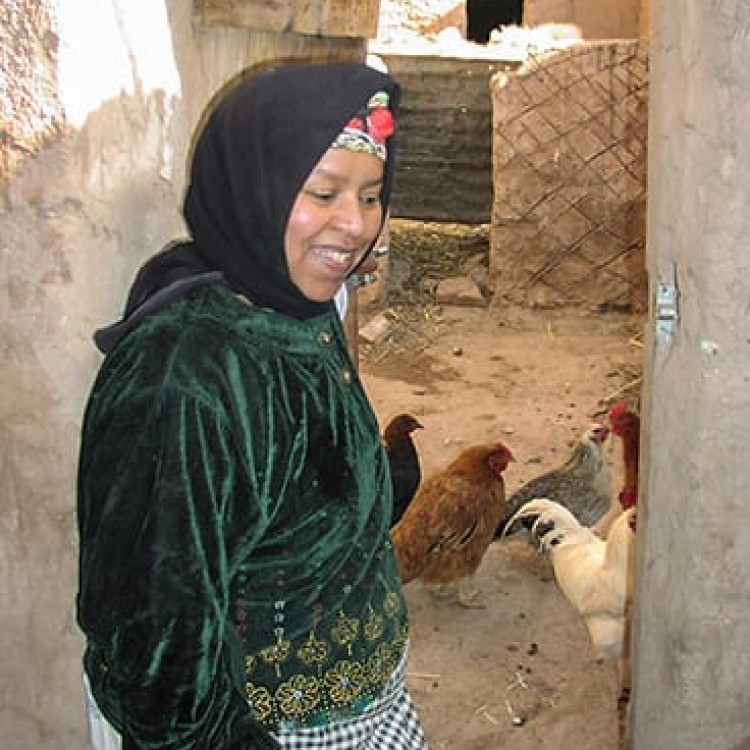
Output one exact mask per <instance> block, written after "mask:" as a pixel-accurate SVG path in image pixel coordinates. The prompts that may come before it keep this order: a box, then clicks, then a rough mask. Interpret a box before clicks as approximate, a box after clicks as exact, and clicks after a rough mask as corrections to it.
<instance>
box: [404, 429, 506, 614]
mask: <svg viewBox="0 0 750 750" xmlns="http://www.w3.org/2000/svg"><path fill="white" fill-rule="evenodd" d="M513 460H515V459H514V458H513V454H512V452H511V451H510V449H509V448H508V447H507V446H506V445H505V444H504V443H501V442H497V443H488V444H481V445H473V446H470V447H468V448H465V449H464V450H462V451H461V452H460V453H459V454H458V455H457V456H456V457H455V458H454V459H453V461H451V463H450V464H448V466H446V467H445V468H443V469H441V470H439V471H436V472H435V473H433V474H432V475H431V476H429V477H428V478H427V479H426V480H425V481H424V482H423V483H422V484H421V486H420V487H419V489H418V490H417V494H416V495H415V496H414V499H413V500H412V502H411V504H410V505H409V507H408V508H407V509H406V512H405V513H404V515H403V517H402V518H401V520H400V521H399V522H398V524H396V526H395V527H394V528H393V530H392V532H391V539H392V543H393V547H394V550H395V553H396V557H397V559H398V564H399V569H400V572H401V579H402V581H403V583H405V584H406V583H408V582H409V581H412V580H414V579H416V578H419V579H421V580H422V581H423V582H424V583H425V584H427V586H428V590H430V591H431V593H436V592H437V591H438V590H440V589H442V587H443V586H445V585H447V584H453V585H455V588H456V593H457V598H458V602H459V604H461V605H462V606H464V607H469V608H474V607H484V604H483V603H482V602H481V600H480V592H479V591H478V590H476V589H475V588H474V587H473V586H472V583H473V582H472V578H473V575H474V573H475V572H476V570H477V568H478V567H479V563H480V562H481V561H482V557H483V556H484V553H485V552H486V551H487V547H488V546H489V544H490V542H491V541H492V537H493V534H494V531H495V529H496V528H497V524H498V521H499V520H500V517H501V516H502V514H503V511H504V509H505V481H504V479H503V472H504V471H505V469H506V468H507V467H508V464H509V463H510V462H511V461H513Z"/></svg>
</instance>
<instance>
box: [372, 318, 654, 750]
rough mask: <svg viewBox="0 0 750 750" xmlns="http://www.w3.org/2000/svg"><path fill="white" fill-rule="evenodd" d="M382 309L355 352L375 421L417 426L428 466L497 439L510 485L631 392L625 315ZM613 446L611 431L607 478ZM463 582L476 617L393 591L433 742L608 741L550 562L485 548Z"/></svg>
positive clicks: (595, 744)
mask: <svg viewBox="0 0 750 750" xmlns="http://www.w3.org/2000/svg"><path fill="white" fill-rule="evenodd" d="M378 312H380V314H383V309H382V305H381V307H380V308H379V309H378V308H374V307H372V306H370V308H369V309H368V307H367V305H361V306H360V321H361V322H366V321H367V320H368V319H369V318H371V317H372V316H373V315H376V314H377V313H378ZM385 312H386V314H388V315H389V316H390V319H391V320H392V321H393V325H394V327H393V330H392V333H391V336H390V337H389V338H388V339H387V340H386V341H385V342H383V343H381V344H379V345H378V346H370V347H364V348H362V347H361V348H360V355H359V357H360V369H361V372H362V374H363V378H364V381H365V384H366V387H367V389H368V392H369V394H370V396H371V398H372V401H373V403H374V405H375V408H376V411H377V413H378V416H379V418H380V419H381V421H382V423H383V424H385V422H386V421H387V420H388V419H389V418H390V416H392V415H394V414H395V413H398V412H401V411H410V412H412V413H414V414H415V415H417V416H418V418H419V419H420V420H421V421H422V423H423V424H424V430H421V431H418V432H417V433H416V434H415V438H416V442H417V444H418V447H419V451H420V455H421V460H422V467H423V471H424V472H425V473H426V474H429V473H430V472H431V471H432V470H434V469H435V468H437V467H438V466H441V465H443V464H444V463H445V462H447V461H448V460H450V459H451V458H452V457H453V456H454V455H455V453H457V452H458V450H459V449H460V448H462V447H463V446H466V445H468V444H470V443H472V442H483V441H487V440H490V439H495V438H500V439H502V440H503V441H505V442H506V443H507V444H508V445H509V446H510V447H511V448H512V450H513V451H514V453H515V456H516V459H517V461H516V463H513V464H511V466H510V467H509V469H508V471H507V472H506V488H507V492H508V493H510V492H512V491H513V489H515V488H516V487H518V486H519V485H520V484H522V483H523V482H525V481H526V480H528V479H530V478H531V477H533V476H535V475H537V474H538V473H541V472H542V471H545V470H546V469H548V468H552V467H553V466H557V465H559V464H560V463H562V462H563V461H564V459H565V458H566V457H567V455H568V453H569V450H570V447H571V445H572V443H573V441H574V440H575V439H576V437H577V436H578V434H579V433H580V432H582V431H583V430H584V429H585V427H586V425H587V424H588V423H589V421H591V420H592V419H594V418H596V417H597V416H601V415H602V414H603V412H604V410H605V409H606V407H607V406H608V405H609V404H610V403H612V402H613V400H614V399H616V398H618V397H619V396H622V395H625V396H626V397H628V396H633V393H634V392H635V393H637V386H633V383H634V380H636V379H637V377H638V376H639V375H640V365H641V360H642V349H641V346H640V333H641V324H640V321H639V320H638V319H635V318H631V317H629V316H623V315H617V316H614V317H603V316H601V315H600V316H586V315H576V316H569V317H566V316H562V315H552V314H551V313H543V312H539V313H535V314H534V316H528V315H518V314H513V315H509V314H508V311H506V312H505V313H502V312H500V311H497V310H495V311H493V310H490V309H488V308H472V307H443V308H438V307H435V306H431V307H424V306H420V305H412V306H410V307H402V308H400V309H398V310H390V311H389V310H386V311H385ZM511 319H512V321H513V322H510V321H511ZM619 448H620V446H619V444H617V443H614V442H613V441H612V438H611V437H610V439H609V440H608V444H607V449H606V453H607V458H608V461H609V464H610V467H611V471H612V476H613V485H614V486H616V485H617V483H618V481H619V478H620V477H621V467H620V463H619V459H620V453H619ZM477 580H478V583H479V584H480V586H481V588H482V590H483V593H484V598H485V601H486V605H487V606H486V608H485V609H480V610H467V609H464V608H462V607H460V606H458V605H457V604H455V603H453V601H450V600H449V601H435V600H434V599H433V598H432V597H431V596H430V595H429V594H428V592H427V591H426V589H425V588H424V586H423V584H422V583H421V582H420V581H415V582H413V583H410V584H409V585H408V586H407V587H406V593H407V599H408V602H409V607H410V612H411V620H412V641H413V643H412V652H411V658H410V667H409V678H408V681H409V684H410V687H411V690H412V692H413V696H414V699H415V702H416V704H417V706H418V708H419V711H420V714H421V716H422V719H423V723H424V726H425V731H426V734H427V738H428V741H429V744H430V748H431V750H490V749H492V750H495V749H496V748H510V747H512V748H513V749H514V750H541V749H543V748H555V750H559V748H560V747H566V746H569V747H575V748H577V750H614V748H616V747H617V719H616V708H615V706H616V678H615V668H614V665H612V664H597V663H595V662H594V661H593V658H592V652H591V648H590V645H589V641H588V638H587V634H586V631H585V628H584V625H583V623H582V621H581V620H580V618H579V617H578V616H577V614H576V613H575V612H574V611H573V609H572V608H571V607H570V605H569V604H568V603H567V601H566V600H565V599H564V598H563V596H562V594H561V593H560V592H559V590H558V589H557V586H556V584H555V581H554V578H553V577H552V574H551V568H550V567H549V565H548V563H546V561H544V560H542V559H541V558H540V557H539V556H538V555H537V553H536V551H535V550H534V549H532V548H531V547H530V546H529V544H528V542H527V541H526V540H525V538H521V537H519V538H515V537H514V538H510V539H507V540H505V541H503V542H499V543H495V544H493V545H492V546H491V547H490V549H489V550H488V552H487V554H486V556H485V558H484V560H483V562H482V564H481V566H480V569H479V571H478V576H477ZM514 717H517V719H516V722H514Z"/></svg>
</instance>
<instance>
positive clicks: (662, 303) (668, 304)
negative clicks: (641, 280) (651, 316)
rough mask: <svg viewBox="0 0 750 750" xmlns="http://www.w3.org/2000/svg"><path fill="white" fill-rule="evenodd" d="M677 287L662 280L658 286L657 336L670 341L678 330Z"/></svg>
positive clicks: (659, 338)
mask: <svg viewBox="0 0 750 750" xmlns="http://www.w3.org/2000/svg"><path fill="white" fill-rule="evenodd" d="M677 302H678V294H677V287H676V286H675V285H673V284H666V283H664V282H660V283H659V285H658V286H657V287H656V310H655V313H656V337H657V339H658V340H661V341H669V340H671V339H672V337H673V336H674V334H675V331H676V330H677V319H678V317H679V313H678V307H677Z"/></svg>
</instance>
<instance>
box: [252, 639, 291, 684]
mask: <svg viewBox="0 0 750 750" xmlns="http://www.w3.org/2000/svg"><path fill="white" fill-rule="evenodd" d="M291 648H292V644H291V643H289V641H282V640H279V642H278V643H275V644H274V645H273V646H269V647H268V648H264V649H263V650H262V651H261V652H260V655H261V658H262V659H263V661H264V662H266V664H273V666H274V669H275V670H276V676H277V677H281V665H282V664H283V663H284V662H285V661H286V660H287V659H288V658H289V651H290V650H291Z"/></svg>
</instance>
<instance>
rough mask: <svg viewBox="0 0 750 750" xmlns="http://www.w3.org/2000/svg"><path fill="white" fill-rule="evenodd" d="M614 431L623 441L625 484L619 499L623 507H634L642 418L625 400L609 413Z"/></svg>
mask: <svg viewBox="0 0 750 750" xmlns="http://www.w3.org/2000/svg"><path fill="white" fill-rule="evenodd" d="M607 418H608V419H609V423H610V425H611V427H612V432H613V433H614V434H615V435H617V437H619V438H620V440H621V442H622V461H623V470H624V475H625V476H624V480H623V486H622V489H621V490H620V493H619V495H618V500H619V501H620V505H621V506H622V508H623V509H627V508H632V507H634V506H635V505H636V501H637V499H638V464H639V456H640V443H641V418H640V417H639V416H638V414H636V413H635V412H634V411H633V410H632V409H631V408H630V407H629V406H628V405H627V403H626V402H625V401H619V402H618V403H616V404H615V405H614V406H613V407H612V408H611V409H610V410H609V414H608V415H607Z"/></svg>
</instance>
